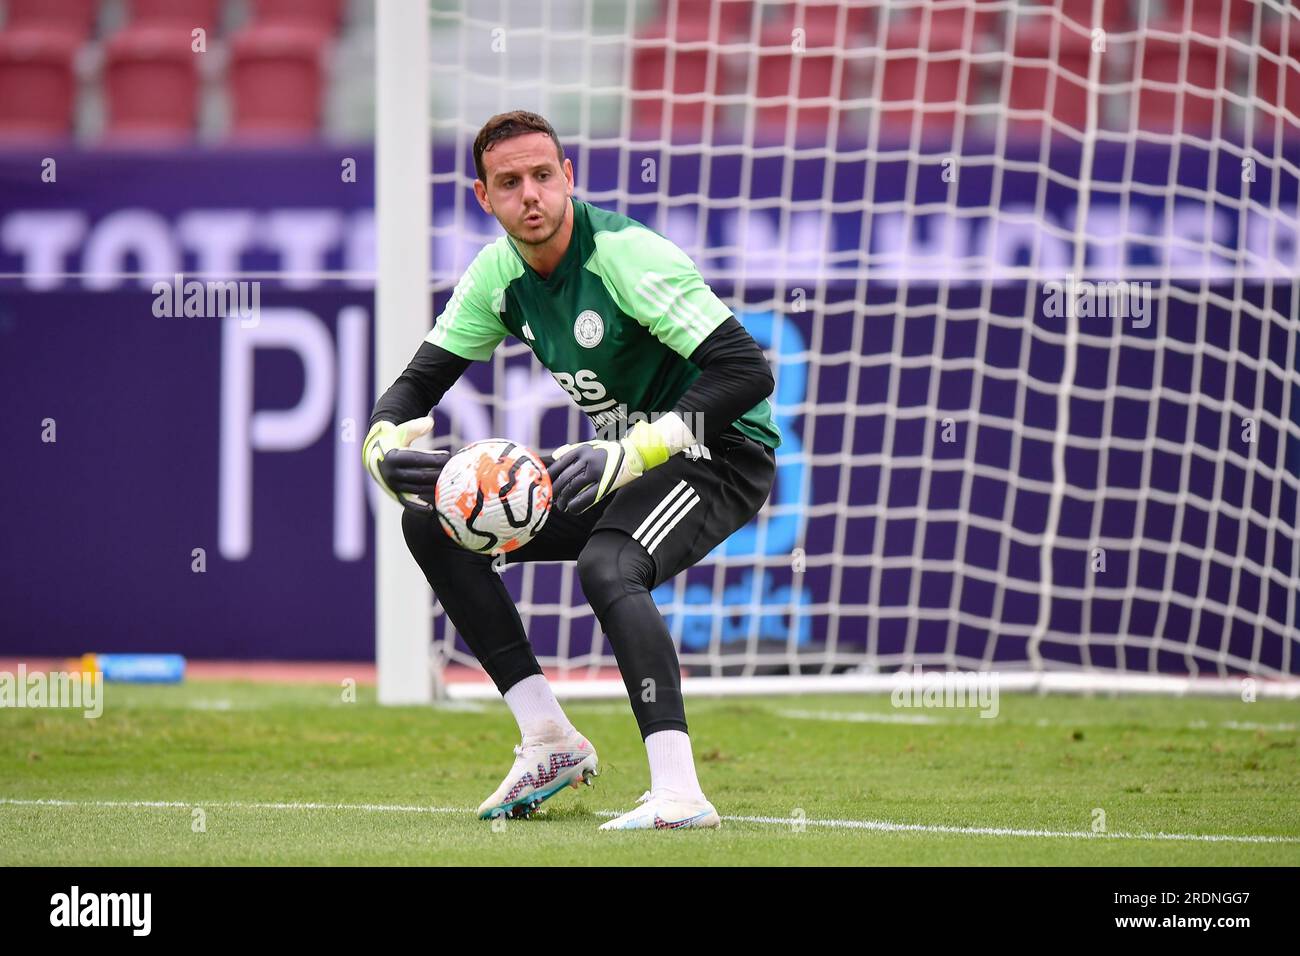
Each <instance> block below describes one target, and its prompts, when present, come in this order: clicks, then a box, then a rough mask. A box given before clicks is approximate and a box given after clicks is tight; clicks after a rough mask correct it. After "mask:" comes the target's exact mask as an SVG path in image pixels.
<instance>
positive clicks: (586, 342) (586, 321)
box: [573, 309, 605, 349]
mask: <svg viewBox="0 0 1300 956" xmlns="http://www.w3.org/2000/svg"><path fill="white" fill-rule="evenodd" d="M573 337H574V338H575V339H577V340H578V344H579V345H581V346H582V347H583V348H584V349H594V348H595V347H596V346H597V345H599V344H600V340H601V339H603V338H604V337H605V320H604V319H602V318H601V317H600V313H599V312H593V311H591V309H587V311H585V312H583V313H582V314H581V315H579V316H578V318H577V319H576V320H575V321H574V323H573Z"/></svg>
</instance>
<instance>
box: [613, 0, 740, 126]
mask: <svg viewBox="0 0 1300 956" xmlns="http://www.w3.org/2000/svg"><path fill="white" fill-rule="evenodd" d="M686 9H690V8H686ZM701 12H702V13H703V16H689V15H687V16H679V17H678V19H677V22H676V25H675V28H674V30H673V32H672V34H671V38H670V35H669V32H668V23H667V21H666V20H663V19H659V20H655V21H652V22H651V23H649V24H647V25H646V26H644V27H642V28H641V29H639V30H637V34H636V38H635V41H634V43H635V46H634V51H633V54H632V90H633V104H632V124H633V127H634V131H635V135H636V136H637V137H639V138H655V137H658V136H659V135H660V133H661V128H662V126H661V124H662V122H663V118H664V115H665V109H666V108H669V109H670V110H671V112H670V113H669V117H670V119H671V122H672V126H671V129H669V130H667V135H668V136H669V137H671V138H683V137H694V138H698V136H699V134H700V132H701V130H703V128H704V116H705V104H704V102H703V101H702V100H699V99H696V100H693V101H689V102H678V97H684V96H691V95H698V94H702V93H706V92H708V93H714V94H720V93H722V92H723V91H724V89H725V88H726V85H727V77H726V70H725V68H724V64H723V62H722V60H723V58H722V57H721V56H714V70H713V85H712V88H708V77H709V58H710V56H713V54H712V52H711V51H708V50H703V49H701V50H679V51H678V52H677V55H676V56H675V57H674V59H673V63H672V71H671V73H672V76H671V82H669V80H668V75H669V65H668V45H669V43H670V42H671V43H695V42H700V41H705V40H708V39H710V23H709V15H708V11H707V9H704V10H701ZM665 104H669V105H668V106H667V107H666V105H665ZM711 118H712V121H713V127H714V129H717V128H718V126H719V124H720V122H721V120H722V108H721V107H720V106H716V105H715V106H713V107H712V117H711Z"/></svg>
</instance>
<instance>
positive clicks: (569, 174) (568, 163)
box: [564, 156, 573, 196]
mask: <svg viewBox="0 0 1300 956" xmlns="http://www.w3.org/2000/svg"><path fill="white" fill-rule="evenodd" d="M564 178H565V180H566V181H567V182H568V184H569V192H568V195H570V196H572V195H573V161H572V160H571V159H569V157H568V156H565V157H564Z"/></svg>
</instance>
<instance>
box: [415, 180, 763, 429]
mask: <svg viewBox="0 0 1300 956" xmlns="http://www.w3.org/2000/svg"><path fill="white" fill-rule="evenodd" d="M572 202H573V236H572V238H571V239H570V241H569V248H568V250H567V251H566V252H565V254H564V258H563V259H561V260H560V264H559V265H558V266H557V267H556V269H555V271H554V272H552V273H551V275H550V276H548V277H547V278H545V279H543V278H542V277H541V276H539V275H538V274H537V272H535V271H534V270H533V268H532V267H531V266H529V265H528V264H527V263H526V262H524V260H523V257H522V256H521V255H520V254H519V250H517V249H516V248H515V246H514V243H513V242H512V241H511V240H510V238H509V237H508V236H502V237H501V238H500V239H498V240H496V242H493V243H491V244H490V245H487V246H485V247H484V248H483V249H482V250H481V251H480V252H479V254H478V255H477V256H475V257H474V261H473V262H471V263H470V265H469V268H468V269H466V270H465V274H464V275H463V276H462V277H461V280H460V282H458V283H457V284H456V289H455V291H454V292H453V293H452V296H451V298H450V299H449V300H448V302H447V305H446V307H445V308H444V309H443V310H442V314H441V315H439V316H438V321H437V322H436V323H435V324H434V327H433V331H431V332H430V333H429V335H428V336H427V337H426V339H425V341H427V342H430V343H432V344H433V345H437V346H439V347H440V348H444V349H446V350H447V351H448V352H452V353H454V354H456V355H459V356H460V357H461V358H464V359H469V360H471V361H486V360H487V359H488V358H490V357H491V355H492V352H493V350H495V349H496V347H497V345H499V344H500V343H501V340H502V339H504V338H505V337H506V336H507V335H513V336H514V337H515V338H517V339H519V340H520V341H521V342H525V343H527V345H528V347H529V348H530V349H532V350H533V354H534V355H536V356H537V359H538V361H540V362H541V363H542V365H544V366H545V367H546V368H547V369H549V370H550V372H551V374H552V375H554V376H555V379H556V381H557V382H559V383H560V385H561V387H563V388H564V390H565V391H566V392H568V393H569V395H570V396H571V397H572V398H573V400H574V402H576V403H577V405H578V407H579V408H581V409H582V410H583V411H584V412H586V413H587V415H588V417H590V418H591V421H592V424H594V425H595V426H596V429H597V431H598V432H600V431H601V430H603V429H605V428H606V427H608V426H609V425H610V424H611V423H612V422H614V421H616V420H617V419H619V418H622V417H625V416H627V415H630V414H633V413H640V414H642V415H646V416H649V415H650V414H651V413H654V412H667V411H671V410H672V409H673V407H674V406H675V405H676V404H677V401H678V400H679V399H680V398H681V397H682V395H683V394H684V393H685V392H686V390H687V389H688V388H689V387H690V385H691V383H692V382H693V381H695V379H696V378H697V377H698V376H699V375H700V369H699V368H698V367H697V366H696V365H694V364H692V363H691V362H690V361H689V357H690V355H691V353H693V352H694V351H695V349H696V348H697V347H698V346H699V344H700V343H701V342H703V341H704V339H705V338H706V337H707V336H708V335H709V333H710V332H712V331H713V330H714V329H716V328H717V327H718V326H719V325H721V324H722V323H723V322H724V321H726V319H727V317H728V316H730V315H731V310H730V309H728V308H727V307H726V306H725V305H724V304H723V303H722V301H721V300H719V299H718V297H717V296H715V295H714V294H713V291H712V290H711V289H710V288H709V287H708V285H707V284H706V283H705V282H704V279H703V278H702V277H701V276H700V273H699V270H698V269H696V268H695V263H693V262H692V261H691V260H690V257H688V256H687V255H686V254H685V253H684V252H682V251H681V250H680V249H678V248H677V246H675V245H673V244H672V243H671V242H669V241H668V240H667V239H665V238H664V237H663V236H660V235H659V234H658V233H656V232H654V231H652V230H650V229H647V228H646V227H645V226H643V225H641V224H640V223H639V222H636V221H635V220H633V219H629V218H628V217H627V216H623V215H620V214H618V213H614V212H609V211H607V210H604V209H600V208H598V207H596V206H592V205H590V204H589V203H585V202H582V201H580V200H577V199H574V200H573V201H572ZM733 424H734V426H735V428H736V429H737V430H738V431H740V432H742V433H743V434H745V435H747V436H748V437H750V438H752V439H754V440H755V441H757V442H761V443H762V444H764V445H767V446H768V447H770V448H776V447H778V446H779V445H780V444H781V433H780V431H779V430H778V429H777V427H776V424H775V423H774V422H773V420H772V406H771V403H770V402H769V401H768V400H767V399H764V400H763V401H761V402H759V403H758V404H757V405H755V406H754V407H753V408H751V409H750V410H749V411H747V412H745V414H744V415H742V416H741V417H740V418H738V419H736V421H735V422H734V423H733Z"/></svg>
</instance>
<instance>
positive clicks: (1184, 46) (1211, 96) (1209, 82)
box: [1137, 18, 1228, 136]
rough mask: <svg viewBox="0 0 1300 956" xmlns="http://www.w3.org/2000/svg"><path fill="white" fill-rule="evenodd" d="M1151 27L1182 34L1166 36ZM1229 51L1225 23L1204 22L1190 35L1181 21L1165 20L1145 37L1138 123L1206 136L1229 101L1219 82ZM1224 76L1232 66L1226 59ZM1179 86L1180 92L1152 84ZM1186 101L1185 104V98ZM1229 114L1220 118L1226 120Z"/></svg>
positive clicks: (1152, 127) (1148, 126)
mask: <svg viewBox="0 0 1300 956" xmlns="http://www.w3.org/2000/svg"><path fill="white" fill-rule="evenodd" d="M1151 31H1164V32H1166V33H1171V34H1178V37H1177V38H1176V39H1160V38H1158V37H1156V36H1154V35H1152V33H1151ZM1227 55H1228V50H1227V44H1226V43H1225V42H1224V37H1223V36H1221V35H1220V21H1219V20H1217V19H1213V18H1211V19H1209V20H1198V21H1197V22H1196V29H1195V30H1194V32H1193V33H1190V34H1189V33H1185V32H1184V29H1183V23H1182V21H1181V20H1179V21H1172V20H1160V21H1157V22H1156V23H1154V24H1152V25H1151V28H1150V30H1149V31H1148V35H1147V36H1146V38H1145V51H1144V55H1143V57H1142V64H1141V67H1140V70H1141V81H1142V82H1141V84H1140V87H1139V90H1138V93H1137V97H1138V103H1137V109H1138V125H1139V126H1140V128H1142V129H1144V130H1153V131H1157V132H1172V131H1179V132H1187V133H1195V134H1199V135H1202V136H1205V135H1208V134H1209V133H1210V131H1211V129H1212V128H1213V124H1214V116H1215V110H1216V104H1219V103H1221V102H1224V101H1225V98H1224V97H1223V95H1222V90H1221V89H1220V84H1219V64H1220V62H1221V61H1224V60H1225V58H1226V57H1227ZM1223 69H1224V76H1225V78H1226V77H1227V75H1228V66H1227V64H1226V62H1225V63H1224V67H1223ZM1152 81H1155V82H1159V83H1164V84H1174V85H1176V86H1177V87H1178V88H1179V90H1178V91H1177V92H1176V91H1175V90H1174V89H1172V88H1170V89H1154V88H1152V87H1151V86H1150V85H1149V84H1150V83H1151V82H1152ZM1180 100H1181V105H1180V102H1179V101H1180ZM1226 121H1227V117H1226V116H1225V117H1224V118H1223V119H1222V120H1221V121H1220V122H1226Z"/></svg>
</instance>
